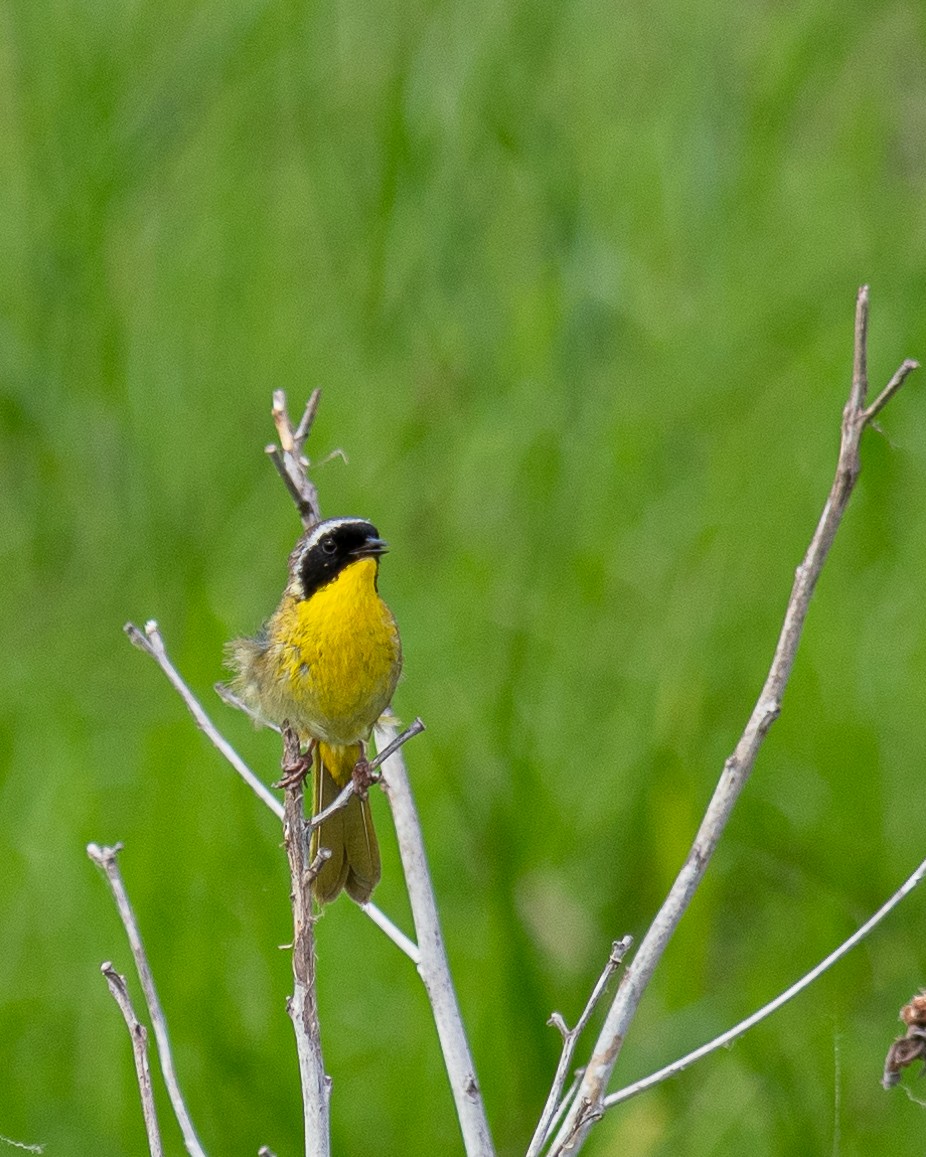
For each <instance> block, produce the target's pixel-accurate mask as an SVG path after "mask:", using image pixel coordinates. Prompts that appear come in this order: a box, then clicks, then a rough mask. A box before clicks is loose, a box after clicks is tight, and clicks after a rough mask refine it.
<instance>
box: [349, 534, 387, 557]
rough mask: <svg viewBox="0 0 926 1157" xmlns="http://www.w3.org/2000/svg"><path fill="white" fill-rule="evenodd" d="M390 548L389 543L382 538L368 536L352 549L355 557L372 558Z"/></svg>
mask: <svg viewBox="0 0 926 1157" xmlns="http://www.w3.org/2000/svg"><path fill="white" fill-rule="evenodd" d="M388 549H389V544H388V543H387V542H384V541H383V540H382V539H381V538H368V539H366V540H365V541H364V542H362V543H361V544H360V546H358V547H356V548H355V549H354V550H352V551H351V554H352V555H353V556H354V557H355V558H370V557H375V556H376V555H380V554H385V553H386V551H387V550H388Z"/></svg>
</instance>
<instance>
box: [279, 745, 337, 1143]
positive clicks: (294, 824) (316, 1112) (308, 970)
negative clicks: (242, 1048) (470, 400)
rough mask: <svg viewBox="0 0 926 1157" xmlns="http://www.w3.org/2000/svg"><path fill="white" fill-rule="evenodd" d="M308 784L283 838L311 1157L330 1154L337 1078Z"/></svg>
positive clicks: (292, 796)
mask: <svg viewBox="0 0 926 1157" xmlns="http://www.w3.org/2000/svg"><path fill="white" fill-rule="evenodd" d="M293 738H294V742H295V743H296V747H297V751H296V753H295V754H296V755H298V754H299V753H298V743H299V741H298V739H296V738H295V736H294V737H293ZM284 742H285V740H284ZM285 762H286V760H285V759H284V763H285ZM302 788H303V785H302V782H301V781H300V782H298V783H296V784H295V785H294V786H293V787H289V788H287V789H286V795H285V797H284V803H283V808H284V813H285V815H284V819H283V842H284V844H285V846H286V855H287V858H288V860H289V871H290V876H291V878H292V901H293V995H292V997H291V998H290V999H289V1001H288V1003H287V1011H288V1012H289V1016H290V1019H291V1020H292V1022H293V1029H294V1031H295V1034H296V1052H297V1054H298V1057H299V1077H300V1080H301V1084H302V1106H303V1116H304V1122H305V1153H306V1157H330V1153H331V1137H330V1119H329V1110H330V1105H329V1094H330V1089H331V1082H330V1080H329V1078H328V1077H327V1076H326V1075H325V1062H324V1059H323V1057H322V1046H321V1026H320V1024H319V1020H318V999H317V994H316V990H315V928H314V921H315V918H314V916H313V914H312V878H313V877H312V865H310V863H309V838H308V835H309V833H308V824H307V822H306V818H305V808H304V807H303V804H302ZM316 871H317V869H316Z"/></svg>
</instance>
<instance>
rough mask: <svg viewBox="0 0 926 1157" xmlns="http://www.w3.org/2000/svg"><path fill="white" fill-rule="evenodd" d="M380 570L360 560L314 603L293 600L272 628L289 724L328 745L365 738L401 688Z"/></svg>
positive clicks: (396, 641)
mask: <svg viewBox="0 0 926 1157" xmlns="http://www.w3.org/2000/svg"><path fill="white" fill-rule="evenodd" d="M377 565H378V564H377V561H376V559H374V558H362V559H358V560H357V561H356V562H353V563H351V564H350V565H349V566H347V567H345V568H344V569H343V570H342V571H340V573H339V574H338V576H337V577H336V578H335V579H333V580H332V581H331V582H330V583H327V584H326V585H325V586H323V587H321V588H319V589H318V590H317V591H315V592H314V594H312V595H311V597H310V598H308V599H294V598H291V597H287V598H286V599H284V602H283V604H282V605H281V606H280V608H279V610H278V611H277V613H276V614H275V615H274V616H273V618H272V619H271V621H270V623H269V624H268V626H269V633H270V638H271V640H272V646H271V650H274V651H276V652H277V659H278V661H279V669H278V675H279V676H280V678H279V682H278V684H277V686H278V689H279V691H280V693H281V695H282V697H283V698H284V699H285V700H289V703H288V704H284V706H286V707H287V708H288V710H289V718H290V721H291V722H292V723H293V724H295V726H296V727H298V728H300V729H302V730H306V731H308V732H309V733H310V734H312V735H314V736H315V737H316V738H318V739H321V740H324V741H325V742H326V743H331V744H337V745H345V744H349V743H356V742H357V740H360V739H366V738H367V736H368V735H369V733H370V730H371V728H372V727H373V724H374V723H375V722H376V720H377V719H378V718H379V717H380V715H381V714H382V713H383V711H385V709H386V708H387V707H388V706H389V701H390V700H391V699H392V693H393V691H395V686H396V683H397V682H398V678H399V672H400V670H401V667H402V651H401V646H400V644H399V633H398V631H397V629H396V625H395V620H394V619H393V617H392V614H391V613H390V611H389V608H388V607H387V606H386V604H385V603H384V602H383V600H382V599H381V598H380V597H379V594H378V593H377V590H376V572H377Z"/></svg>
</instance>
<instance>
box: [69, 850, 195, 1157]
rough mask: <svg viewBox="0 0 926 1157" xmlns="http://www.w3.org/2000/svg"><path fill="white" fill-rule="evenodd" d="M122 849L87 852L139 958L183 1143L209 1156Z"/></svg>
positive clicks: (192, 1151)
mask: <svg viewBox="0 0 926 1157" xmlns="http://www.w3.org/2000/svg"><path fill="white" fill-rule="evenodd" d="M121 850H122V845H121V844H116V845H115V846H114V847H111V848H107V847H100V846H99V844H88V845H87V855H88V856H89V857H90V859H91V860H93V862H94V863H95V864H98V865H99V866H100V867H101V868H102V869H103V873H104V875H105V876H106V880H107V882H108V884H109V887H110V889H111V891H112V894H113V898H114V899H115V901H116V908H117V909H118V911H119V918H120V919H121V921H122V926H123V927H124V928H125V931H126V935H127V936H128V938H129V945H130V947H131V949H132V957H133V959H134V960H135V968H136V970H137V972H138V979H139V980H140V981H141V988H142V992H143V993H144V995H145V1004H146V1005H147V1006H148V1015H149V1016H150V1017H151V1027H152V1028H153V1029H154V1039H155V1041H156V1042H157V1046H158V1057H159V1059H160V1062H161V1072H162V1074H163V1075H164V1084H165V1085H166V1086H167V1094H168V1096H169V1097H170V1103H171V1105H172V1106H173V1109H174V1115H175V1116H176V1118H177V1123H178V1124H179V1126H180V1131H181V1133H182V1134H183V1143H184V1145H185V1146H186V1151H187V1153H189V1154H190V1157H205V1152H204V1151H203V1147H202V1145H200V1143H199V1138H198V1137H197V1136H196V1130H195V1129H194V1128H193V1122H192V1121H191V1120H190V1115H189V1113H188V1112H187V1108H186V1105H185V1104H184V1101H183V1095H182V1094H181V1092H180V1085H179V1083H178V1081H177V1074H176V1072H175V1071H174V1058H173V1054H172V1053H171V1051H170V1038H169V1037H168V1035H167V1019H166V1017H165V1016H164V1010H163V1009H162V1008H161V1002H160V1000H159V999H158V994H157V989H156V988H155V987H154V977H153V976H152V974H151V967H150V965H149V964H148V957H147V956H146V955H145V949H144V945H143V944H142V941H141V933H140V932H139V930H138V923H137V921H136V919H135V913H134V912H133V911H132V905H131V904H130V902H129V896H128V893H127V892H126V890H125V884H124V883H123V880H122V873H121V872H120V871H119V865H118V863H117V862H116V857H117V855H118V854H119V852H120V851H121Z"/></svg>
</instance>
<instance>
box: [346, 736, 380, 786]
mask: <svg viewBox="0 0 926 1157" xmlns="http://www.w3.org/2000/svg"><path fill="white" fill-rule="evenodd" d="M351 775H352V776H353V780H354V791H355V792H356V793H357V795H359V796H360V798H361V799H366V797H367V792H368V791H369V790H370V788H371V787H372V786H373V784H374V783H377V782H378V780H379V772H378V771H377V770H376V769H375V768H373V767H372V766H371V764H370V761H369V760H368V759H367V755H366V748H365V747H364V745H363V744H362V743H361V744H360V758H359V759H358V760H357V762H356V763H355V764H354V770H353V771H352V772H351Z"/></svg>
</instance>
